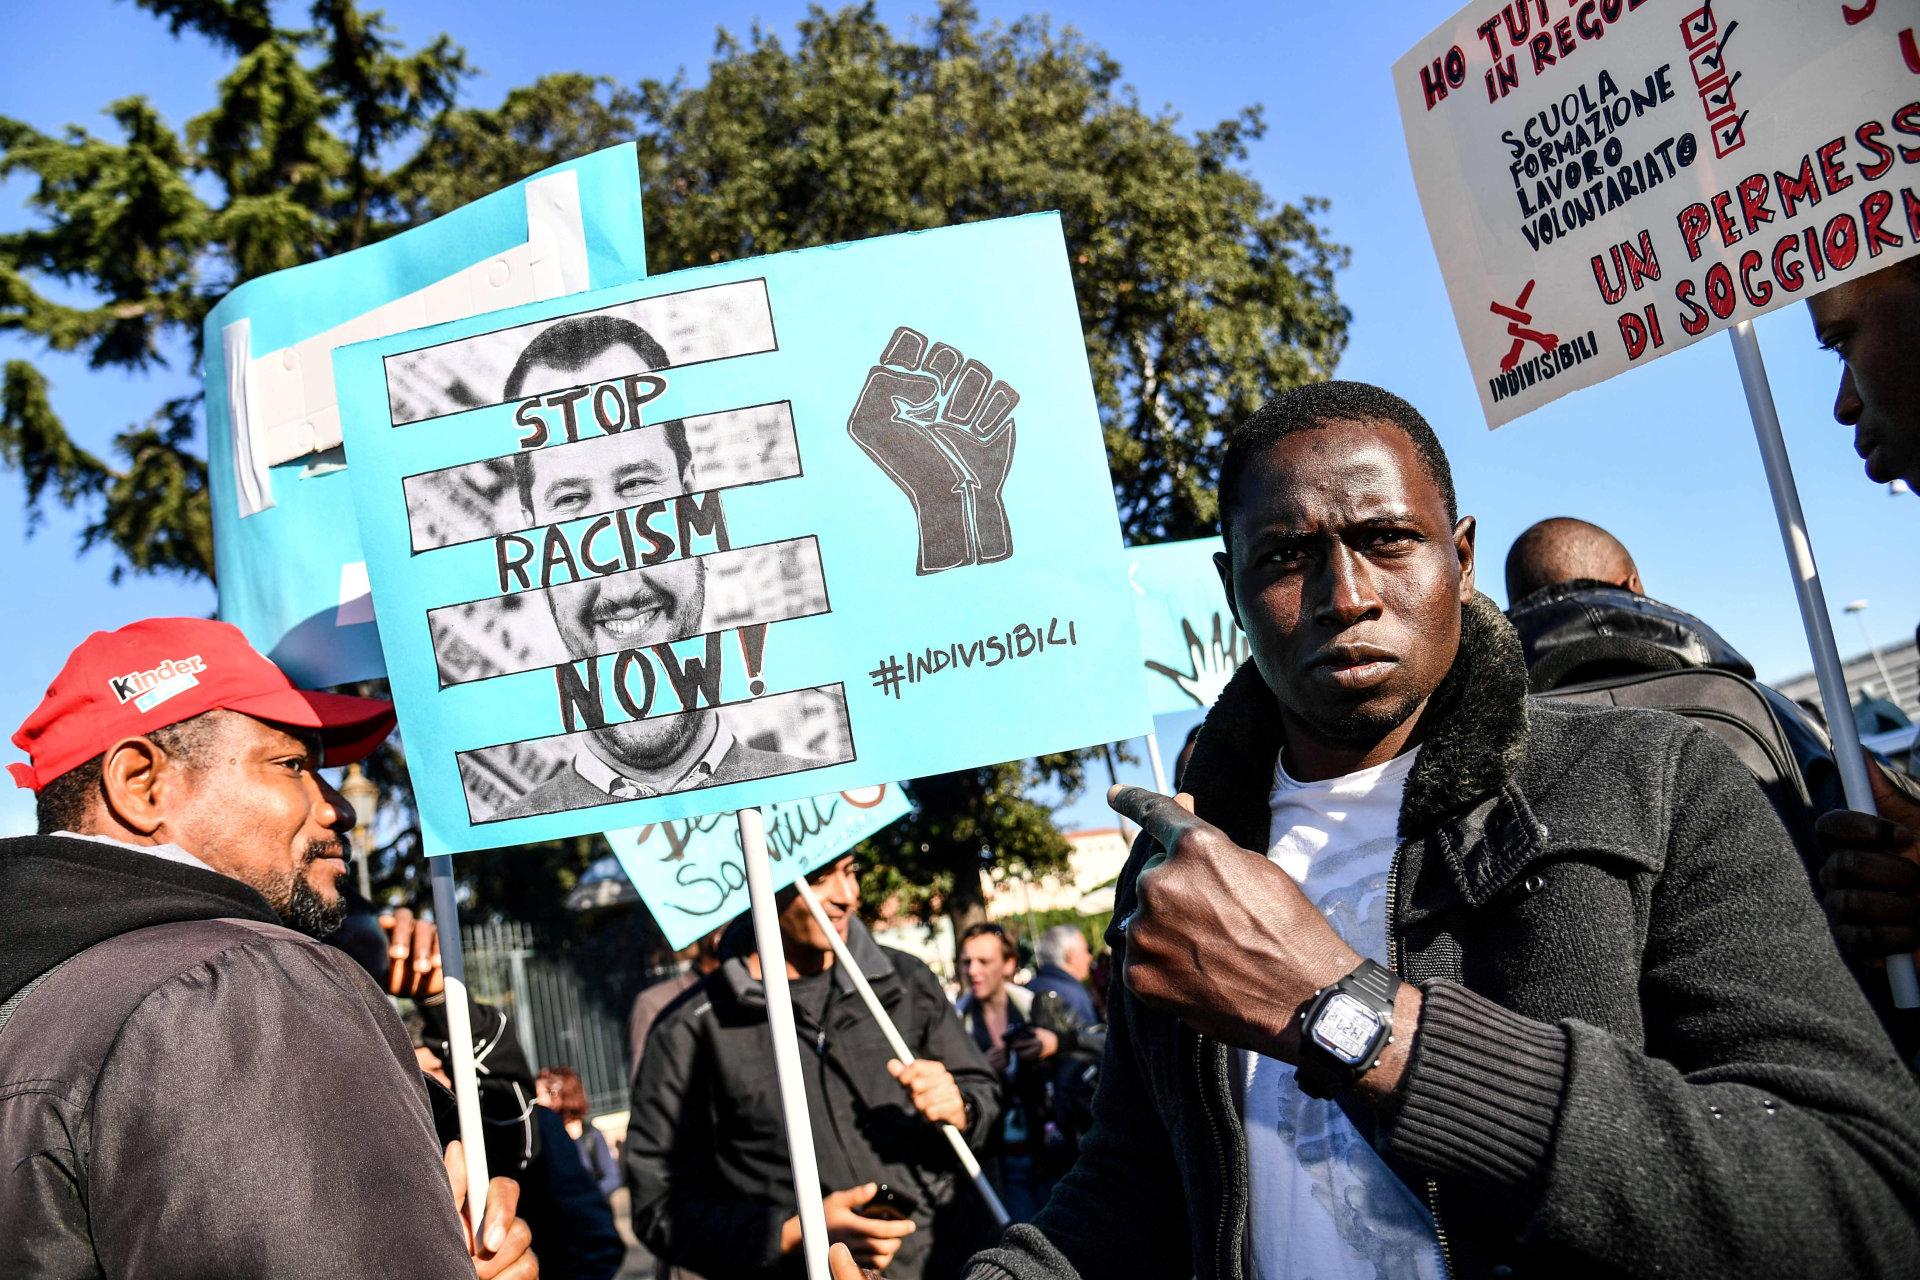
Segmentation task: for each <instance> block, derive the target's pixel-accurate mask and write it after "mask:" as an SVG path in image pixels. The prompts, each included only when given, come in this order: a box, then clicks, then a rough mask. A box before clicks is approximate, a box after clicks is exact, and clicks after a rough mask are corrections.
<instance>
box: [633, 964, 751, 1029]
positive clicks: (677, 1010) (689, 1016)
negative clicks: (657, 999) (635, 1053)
mask: <svg viewBox="0 0 1920 1280" xmlns="http://www.w3.org/2000/svg"><path fill="white" fill-rule="evenodd" d="M649 989H651V988H649ZM716 1001H720V1002H724V1003H730V1002H731V1001H730V996H729V992H728V987H727V982H726V979H725V977H724V976H723V975H722V974H721V971H720V970H718V969H715V970H714V971H713V972H712V973H709V974H706V975H704V976H702V977H699V978H696V979H695V980H694V981H693V982H692V983H691V984H690V985H688V986H684V987H681V988H679V989H678V990H677V991H675V992H674V993H673V996H672V998H671V999H669V1000H667V1002H666V1003H665V1005H664V1006H663V1007H662V1008H661V1009H660V1012H659V1015H658V1016H657V1017H655V1018H654V1020H653V1030H651V1031H649V1032H648V1033H647V1040H648V1042H649V1043H651V1042H652V1041H653V1038H654V1037H655V1036H663V1035H664V1036H693V1035H698V1034H699V1028H700V1027H701V1025H702V1024H703V1023H710V1022H712V1021H713V1017H714V1003H715V1002H716Z"/></svg>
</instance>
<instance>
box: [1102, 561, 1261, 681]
mask: <svg viewBox="0 0 1920 1280" xmlns="http://www.w3.org/2000/svg"><path fill="white" fill-rule="evenodd" d="M1221 550H1224V547H1223V545H1222V543H1221V541H1220V539H1218V538H1195V539H1193V540H1192V541H1191V542H1163V543H1161V544H1159V545H1158V546H1151V547H1130V548H1128V550H1127V585H1128V586H1129V587H1131V588H1132V592H1133V601H1134V605H1135V607H1136V609H1137V610H1138V612H1139V617H1140V651H1141V654H1142V658H1141V661H1142V662H1143V663H1144V665H1145V668H1146V670H1145V675H1146V686H1147V701H1148V703H1149V705H1151V706H1152V708H1153V714H1154V715H1157V716H1164V715H1172V714H1174V713H1176V712H1180V711H1196V710H1203V709H1205V708H1207V707H1211V706H1212V705H1213V700H1214V699H1215V698H1218V697H1219V696H1220V691H1221V690H1222V689H1224V688H1226V687H1227V681H1228V680H1229V679H1231V678H1232V676H1233V673H1234V672H1235V671H1236V670H1238V669H1239V667H1240V664H1241V663H1243V662H1245V661H1246V660H1247V654H1248V650H1247V638H1246V636H1245V635H1243V634H1242V633H1241V631H1240V628H1239V626H1238V625H1236V624H1235V622H1234V620H1233V614H1232V612H1230V611H1229V610H1228V608H1227V597H1226V595H1225V593H1224V592H1222V590H1221V588H1220V575H1219V573H1218V572H1216V571H1215V569H1214V567H1213V557H1214V555H1215V553H1217V552H1219V551H1221Z"/></svg>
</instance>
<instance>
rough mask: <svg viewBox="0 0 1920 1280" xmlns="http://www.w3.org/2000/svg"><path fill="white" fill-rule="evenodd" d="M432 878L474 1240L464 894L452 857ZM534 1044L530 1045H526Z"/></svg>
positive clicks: (476, 1085)
mask: <svg viewBox="0 0 1920 1280" xmlns="http://www.w3.org/2000/svg"><path fill="white" fill-rule="evenodd" d="M427 871H428V875H429V877H430V878H431V880H432V882H433V921H434V925H435V927H436V928H438V929H439V931H440V966H441V973H442V974H443V975H444V976H445V978H446V982H447V1064H446V1065H447V1074H448V1075H449V1076H450V1077H451V1078H452V1080H453V1101H454V1106H455V1108H456V1110H458V1112H459V1114H460V1149H461V1152H462V1153H463V1154H464V1155H465V1157H466V1166H467V1208H468V1222H467V1232H468V1234H469V1235H471V1236H472V1237H473V1238H474V1240H476V1241H478V1240H479V1238H480V1228H481V1227H482V1226H484V1225H485V1223H486V1214H487V1190H488V1187H487V1182H488V1178H487V1139H486V1129H485V1127H484V1125H483V1124H482V1123H481V1119H480V1078H479V1076H478V1074H477V1073H476V1072H475V1070H474V1065H473V1012H472V1010H470V1009H469V1008H468V1007H467V958H466V952H465V951H464V950H462V949H461V946H460V899H459V897H458V896H457V895H456V890H455V888H454V883H453V859H452V858H451V857H448V856H446V855H444V854H443V855H441V856H439V857H433V858H428V859H427ZM528 1047H529V1048H531V1047H532V1046H528Z"/></svg>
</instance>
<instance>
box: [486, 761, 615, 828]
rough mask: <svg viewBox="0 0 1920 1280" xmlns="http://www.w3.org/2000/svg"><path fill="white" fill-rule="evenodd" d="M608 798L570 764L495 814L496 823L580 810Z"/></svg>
mask: <svg viewBox="0 0 1920 1280" xmlns="http://www.w3.org/2000/svg"><path fill="white" fill-rule="evenodd" d="M606 799H607V797H606V795H605V794H603V793H602V792H601V791H600V789H599V788H598V787H596V786H594V785H593V784H592V783H591V782H588V781H587V780H586V779H585V778H583V777H581V776H580V774H579V772H578V771H577V770H576V769H575V768H574V767H573V765H572V764H571V763H568V764H567V765H565V766H564V767H562V768H561V770H560V772H558V773H556V774H554V775H553V776H552V777H551V778H548V779H547V780H546V781H545V782H543V783H541V784H540V785H539V786H537V787H535V788H534V789H533V790H531V791H529V792H527V793H526V794H525V795H523V796H521V797H520V798H519V799H518V800H515V801H513V802H512V803H511V804H508V805H506V806H504V807H502V808H501V810H500V811H499V812H498V813H496V814H494V815H493V820H494V821H496V822H500V821H504V820H505V819H508V818H532V817H538V816H539V815H541V814H545V813H558V812H561V811H562V810H566V809H580V808H584V807H586V806H587V805H589V804H598V803H603V802H604V801H605V800H606Z"/></svg>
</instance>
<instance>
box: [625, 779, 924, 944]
mask: <svg viewBox="0 0 1920 1280" xmlns="http://www.w3.org/2000/svg"><path fill="white" fill-rule="evenodd" d="M911 812H913V805H912V804H911V803H910V802H909V801H908V800H907V796H906V792H904V791H902V790H901V789H900V787H899V785H898V784H897V783H895V784H888V785H884V786H878V787H862V788H860V789H858V790H854V791H835V792H832V793H830V794H828V795H824V796H812V797H809V798H808V799H805V800H786V801H782V802H781V803H779V804H775V805H769V806H767V809H766V823H767V853H768V856H769V858H770V859H771V865H772V868H773V887H774V888H775V889H784V888H786V887H787V886H788V885H790V884H792V883H793V882H794V881H795V880H798V879H799V878H800V877H801V876H805V875H810V874H812V873H813V872H814V871H817V870H819V869H820V868H821V867H824V866H826V865H827V864H828V863H830V862H832V861H833V860H834V859H835V858H838V857H839V856H840V855H841V854H843V853H845V852H846V851H847V850H849V849H851V848H853V846H855V845H856V844H859V843H860V842H861V841H862V840H865V839H866V838H867V837H868V836H870V835H872V834H873V833H874V832H876V831H878V830H880V829H881V828H882V827H884V826H886V825H887V824H888V823H890V822H893V821H894V820H896V819H898V818H903V817H905V816H906V815H907V814H909V813H911ZM607 844H608V845H609V846H610V847H611V848H612V849H613V855H614V857H616V858H618V859H620V867H621V869H622V870H623V871H625V872H626V873H627V879H629V880H631V881H632V882H633V887H634V888H635V889H637V890H638V891H639V893H640V898H641V900H642V901H644V902H645V903H646V904H647V910H649V911H651V912H653V918H654V920H655V921H656V922H657V923H658V924H659V925H660V929H661V932H663V933H665V934H666V935H667V945H668V946H670V947H672V948H673V949H674V950H676V951H678V950H679V949H680V948H681V947H684V946H686V945H687V944H688V943H690V942H692V941H693V940H694V939H696V938H698V937H700V936H702V935H703V934H707V933H711V932H712V931H713V930H715V929H718V928H720V927H721V926H722V925H725V924H726V923H728V922H729V921H731V920H732V919H733V918H734V917H735V916H737V915H739V914H740V913H741V912H742V911H745V910H746V909H747V872H746V862H745V859H744V857H743V855H742V853H741V850H740V824H739V823H738V822H736V821H735V820H734V816H733V815H732V814H731V813H709V814H703V815H701V816H699V817H695V818H679V819H669V820H668V821H665V822H655V823H650V824H648V825H647V826H644V827H629V828H627V829H626V830H623V831H609V832H607Z"/></svg>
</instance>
